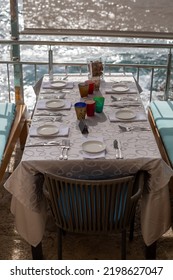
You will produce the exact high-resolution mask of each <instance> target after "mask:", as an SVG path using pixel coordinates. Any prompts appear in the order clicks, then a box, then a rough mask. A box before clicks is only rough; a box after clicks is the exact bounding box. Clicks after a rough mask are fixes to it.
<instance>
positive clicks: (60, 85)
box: [51, 81, 67, 89]
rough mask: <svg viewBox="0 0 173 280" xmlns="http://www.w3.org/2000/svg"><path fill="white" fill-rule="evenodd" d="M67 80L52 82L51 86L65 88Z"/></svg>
mask: <svg viewBox="0 0 173 280" xmlns="http://www.w3.org/2000/svg"><path fill="white" fill-rule="evenodd" d="M66 84H67V82H64V81H56V82H52V83H51V86H52V87H54V88H59V89H61V88H64V87H65V86H66Z"/></svg>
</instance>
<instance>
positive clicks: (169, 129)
mask: <svg viewBox="0 0 173 280" xmlns="http://www.w3.org/2000/svg"><path fill="white" fill-rule="evenodd" d="M149 114H150V123H152V127H153V128H154V134H155V136H157V137H159V138H160V139H158V140H157V141H159V145H158V146H159V148H160V149H161V147H160V145H163V150H165V151H164V152H165V153H166V154H165V155H164V159H165V160H166V162H167V163H169V164H170V165H171V167H173V101H153V102H151V104H150V110H149ZM158 133H159V136H158V135H157V134H158ZM162 153H163V151H162V152H161V154H162Z"/></svg>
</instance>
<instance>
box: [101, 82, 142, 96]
mask: <svg viewBox="0 0 173 280" xmlns="http://www.w3.org/2000/svg"><path fill="white" fill-rule="evenodd" d="M105 93H106V94H127V93H130V94H137V89H136V87H135V86H134V84H133V83H126V82H124V83H123V82H116V83H113V84H112V83H111V86H109V88H108V89H106V90H105Z"/></svg>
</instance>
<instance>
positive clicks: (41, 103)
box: [37, 99, 71, 111]
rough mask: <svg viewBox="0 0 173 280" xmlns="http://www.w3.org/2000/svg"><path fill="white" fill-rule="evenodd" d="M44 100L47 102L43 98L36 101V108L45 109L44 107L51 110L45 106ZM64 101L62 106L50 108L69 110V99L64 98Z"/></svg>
mask: <svg viewBox="0 0 173 280" xmlns="http://www.w3.org/2000/svg"><path fill="white" fill-rule="evenodd" d="M46 102H47V100H45V99H41V100H39V101H38V102H37V109H38V110H45V109H47V110H51V109H49V108H47V107H46ZM64 103H65V105H64V106H63V107H60V108H57V109H55V110H51V111H57V110H58V111H59V110H69V109H71V101H69V100H64Z"/></svg>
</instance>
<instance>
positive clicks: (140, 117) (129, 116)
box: [109, 108, 147, 122]
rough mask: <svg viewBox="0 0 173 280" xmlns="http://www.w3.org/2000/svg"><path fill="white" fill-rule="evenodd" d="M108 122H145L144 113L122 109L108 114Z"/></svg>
mask: <svg viewBox="0 0 173 280" xmlns="http://www.w3.org/2000/svg"><path fill="white" fill-rule="evenodd" d="M109 120H110V122H120V121H122V122H127V121H133V122H137V121H147V117H146V114H145V112H144V111H134V110H131V109H129V108H122V109H119V110H116V111H112V112H111V113H109Z"/></svg>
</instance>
